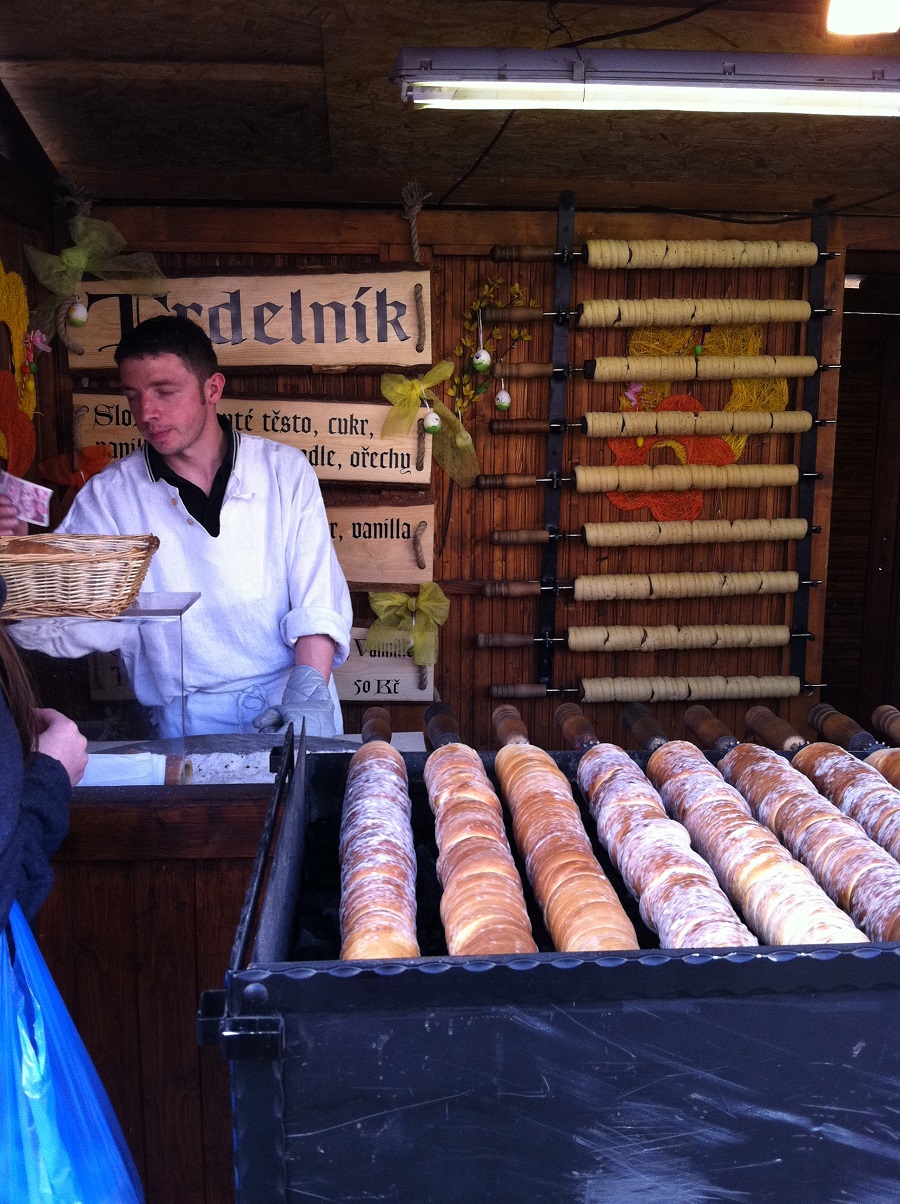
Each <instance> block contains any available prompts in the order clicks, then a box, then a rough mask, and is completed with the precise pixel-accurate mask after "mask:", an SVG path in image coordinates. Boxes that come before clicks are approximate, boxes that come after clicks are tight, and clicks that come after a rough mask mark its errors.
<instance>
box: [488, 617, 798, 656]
mask: <svg viewBox="0 0 900 1204" xmlns="http://www.w3.org/2000/svg"><path fill="white" fill-rule="evenodd" d="M551 638H552V642H553V643H555V644H567V645H568V647H569V650H570V651H572V652H658V651H660V650H661V649H670V648H676V649H681V650H691V649H697V648H710V649H713V650H715V649H719V648H783V647H785V645H787V644H789V643H790V641H791V630H790V628H789V627H787V626H786V625H785V624H770V625H766V624H757V623H730V624H729V623H717V624H698V625H696V626H687V627H678V626H675V625H674V624H665V625H663V626H659V627H638V626H634V627H628V626H612V627H568V628H566V634H565V635H564V636H554V637H551ZM798 638H799V637H798ZM543 642H544V641H543V640H542V639H541V638H540V637H539V636H533V635H525V634H521V635H520V634H518V633H514V632H479V633H478V635H476V637H475V643H476V646H477V647H478V648H528V647H531V646H532V645H533V644H538V643H543Z"/></svg>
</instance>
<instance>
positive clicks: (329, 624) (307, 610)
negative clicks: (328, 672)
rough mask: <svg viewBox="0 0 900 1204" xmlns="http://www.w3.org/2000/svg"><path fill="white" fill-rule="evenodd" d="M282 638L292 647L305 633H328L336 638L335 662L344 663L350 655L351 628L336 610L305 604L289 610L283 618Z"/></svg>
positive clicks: (332, 637)
mask: <svg viewBox="0 0 900 1204" xmlns="http://www.w3.org/2000/svg"><path fill="white" fill-rule="evenodd" d="M280 630H281V638H282V639H283V640H284V642H285V643H286V644H289V645H290V646H291V647H293V645H294V644H295V643H296V641H297V640H299V639H300V637H301V636H304V635H327V636H330V637H331V639H333V640H334V663H335V665H342V664H343V663H344V661H345V660H346V659H347V657H348V656H349V655H350V628H349V627H348V625H347V623H346V622H345V620H344V619H343V618H342V617H341V615H340V614H339V613H338V612H337V611H336V610H330V609H329V608H328V607H326V606H305V607H299V608H297V609H296V610H289V611H288V613H287V614H286V615H285V616H284V618H283V619H282V620H281V624H280Z"/></svg>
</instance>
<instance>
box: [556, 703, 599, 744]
mask: <svg viewBox="0 0 900 1204" xmlns="http://www.w3.org/2000/svg"><path fill="white" fill-rule="evenodd" d="M555 718H556V722H557V724H558V725H559V728H560V730H561V731H562V735H563V740H564V741H565V743H566V744H567V745H568V746H569V747H570V748H574V749H575V751H576V752H579V753H582V752H586V751H587V749H589V748H591V747H592V746H593V745H594V744H599V743H600V737H599V736H598V735H597V733H596V732H595V731H594V728H593V725H592V724H591V721H590V719H588V717H587V715H585V713H584V711H583V710H582V709H581V707H580V706H578V705H577V703H574V702H564V703H563V704H562V706H558V707H557V708H556V716H555Z"/></svg>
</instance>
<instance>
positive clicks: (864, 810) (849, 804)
mask: <svg viewBox="0 0 900 1204" xmlns="http://www.w3.org/2000/svg"><path fill="white" fill-rule="evenodd" d="M791 764H792V765H793V766H794V768H795V769H799V770H800V772H801V773H805V774H806V776H807V777H808V778H809V779H810V781H811V782H812V783H813V785H814V786H815V787H816V789H817V790H818V791H819V792H820V793H821V794H824V795H825V797H826V798H830V799H831V801H832V802H833V803H834V805H835V806H836V807H839V808H840V809H841V811H843V813H844V814H845V815H849V816H850V818H851V819H855V820H856V822H857V823H858V824H860V825H861V826H862V827H863V828H864V829H865V831H866V832H867V833H868V834H869V836H871V838H872V839H873V840H874V841H875V842H876V844H880V845H881V847H882V848H883V849H887V851H888V852H889V853H890V855H891V856H892V857H894V858H896V859H898V860H900V790H898V789H897V788H896V786H892V785H891V784H890V782H888V781H887V779H886V778H885V777H884V776H883V775H882V774H880V773H879V772H878V770H877V769H875V768H874V767H873V766H872V765H866V764H864V763H863V762H862V761H859V760H857V758H856V757H854V755H853V753H850V752H847V751H846V749H843V748H838V746H837V745H836V744H824V743H821V744H807V745H806V747H805V748H801V749H799V750H798V751H797V752H796V753H795V754H794V758H793V760H792V761H791Z"/></svg>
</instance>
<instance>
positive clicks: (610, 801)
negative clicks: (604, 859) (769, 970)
mask: <svg viewBox="0 0 900 1204" xmlns="http://www.w3.org/2000/svg"><path fill="white" fill-rule="evenodd" d="M578 785H579V786H580V787H581V790H582V792H583V793H584V796H585V798H587V800H588V803H589V805H590V808H591V814H592V815H593V817H594V819H595V820H596V821H597V833H598V835H599V837H600V840H601V842H602V843H603V846H604V847H605V848H606V849H607V850H608V852H609V855H610V857H611V858H612V860H613V864H614V865H615V866H616V869H618V871H619V873H620V874H621V875H622V878H623V880H624V882H625V885H626V886H627V887H628V889H629V891H631V893H632V895H633V896H634V897H635V899H637V900H638V902H639V906H640V911H641V917H642V919H643V921H644V923H645V924H646V925H647V926H648V928H652V929H653V931H654V932H655V933H656V934H657V935H658V936H659V943H660V945H661V946H662V948H663V949H698V948H699V949H712V948H730V947H735V946H738V945H756V944H757V943H758V942H757V940H756V937H755V936H754V935H753V934H752V932H750V930H749V929H748V928H747V927H746V926H745V925H744V924H742V923H741V921H740V920H739V919H738V917H737V916H736V915H735V912H734V908H733V907H732V906H731V904H730V903H729V902H728V899H727V898H726V896H725V894H724V893H723V891H722V889H721V887H720V886H719V884H718V882H717V881H716V878H715V875H714V874H713V872H712V870H711V869H710V868H709V866H708V865H707V864H706V862H705V861H704V860H703V858H702V857H700V856H699V855H698V854H697V853H695V852H694V850H693V849H692V848H691V838H690V836H689V834H688V832H687V829H686V828H684V827H683V826H682V825H681V824H679V823H676V822H675V821H674V820H672V819H669V818H668V817H667V815H666V811H665V808H664V807H663V805H662V802H661V800H660V797H659V795H658V794H657V793H656V791H655V790H654V789H653V787H652V786H651V784H650V782H649V781H648V780H647V778H646V777H645V776H644V774H643V773H641V771H640V769H638V767H637V765H635V763H634V761H632V759H631V757H629V755H628V753H626V752H624V751H623V750H622V749H621V748H619V747H618V746H617V745H615V744H595V745H594V746H593V748H589V749H588V751H587V752H586V753H585V754H584V756H583V757H582V758H581V761H580V762H579V765H578Z"/></svg>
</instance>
